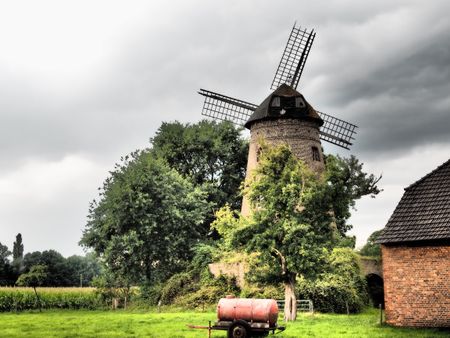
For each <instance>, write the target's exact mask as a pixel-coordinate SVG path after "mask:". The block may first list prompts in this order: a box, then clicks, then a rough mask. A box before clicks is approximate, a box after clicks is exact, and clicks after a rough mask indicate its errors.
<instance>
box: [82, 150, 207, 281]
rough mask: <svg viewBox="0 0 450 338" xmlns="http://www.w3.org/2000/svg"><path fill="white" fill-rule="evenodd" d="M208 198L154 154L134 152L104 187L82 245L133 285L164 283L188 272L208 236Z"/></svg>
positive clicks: (114, 172)
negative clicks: (205, 228)
mask: <svg viewBox="0 0 450 338" xmlns="http://www.w3.org/2000/svg"><path fill="white" fill-rule="evenodd" d="M205 198H206V196H205V193H204V192H203V191H202V190H201V189H200V188H194V187H193V185H192V183H191V182H189V181H188V180H186V179H184V178H183V177H182V176H181V175H180V174H178V173H177V172H176V171H175V170H174V169H170V168H169V167H168V166H167V165H166V164H165V163H163V162H162V161H161V160H159V159H157V158H155V156H154V155H153V153H152V152H151V151H138V152H134V153H133V154H131V156H130V157H126V158H125V159H124V161H123V163H122V164H120V165H116V168H115V170H114V171H113V172H111V176H110V177H109V178H108V179H107V180H106V181H105V182H104V185H103V189H102V192H101V194H100V201H98V202H97V201H94V202H93V203H92V205H91V208H90V211H89V216H88V224H87V225H86V229H85V230H84V232H83V237H82V240H81V244H82V245H83V246H85V247H89V248H92V249H93V250H94V251H95V252H96V253H97V254H98V255H100V257H101V258H102V259H103V260H104V262H105V263H106V266H107V267H108V269H109V270H110V271H111V272H112V273H114V275H115V276H121V278H122V279H128V282H129V283H131V284H132V283H140V282H142V281H145V280H146V281H147V282H151V283H154V282H158V281H163V280H165V279H167V278H168V277H170V276H171V275H172V274H174V273H176V272H179V271H181V270H182V269H183V268H184V267H186V265H187V263H188V262H189V260H190V259H191V258H192V256H193V252H192V248H193V246H194V245H195V244H197V243H198V242H199V240H200V239H201V238H202V236H204V233H203V232H202V229H201V228H200V225H201V224H202V223H203V221H204V219H205V214H206V212H207V210H208V203H207V202H206V200H205Z"/></svg>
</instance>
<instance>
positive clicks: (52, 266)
mask: <svg viewBox="0 0 450 338" xmlns="http://www.w3.org/2000/svg"><path fill="white" fill-rule="evenodd" d="M23 265H24V272H25V273H28V272H29V271H30V270H31V268H32V267H33V266H35V265H44V266H46V277H45V278H44V279H43V281H42V285H45V286H54V287H58V286H72V285H73V284H72V283H71V276H70V271H69V269H68V267H67V263H66V259H65V258H64V257H63V256H62V255H61V254H60V253H59V252H57V251H55V250H45V251H43V252H40V251H34V252H30V253H27V254H26V255H25V256H24V259H23Z"/></svg>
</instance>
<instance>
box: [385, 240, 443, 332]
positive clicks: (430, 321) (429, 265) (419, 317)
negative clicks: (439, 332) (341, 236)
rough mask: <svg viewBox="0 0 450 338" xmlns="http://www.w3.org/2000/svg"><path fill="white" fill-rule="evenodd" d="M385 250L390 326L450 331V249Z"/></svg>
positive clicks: (435, 247) (434, 247) (393, 247)
mask: <svg viewBox="0 0 450 338" xmlns="http://www.w3.org/2000/svg"><path fill="white" fill-rule="evenodd" d="M381 248H382V257H383V277H384V295H385V306H386V322H387V323H388V324H391V325H394V326H416V327H450V246H423V247H415V246H385V245H382V247H381Z"/></svg>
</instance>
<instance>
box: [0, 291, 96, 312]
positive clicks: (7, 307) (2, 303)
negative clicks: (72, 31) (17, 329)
mask: <svg viewBox="0 0 450 338" xmlns="http://www.w3.org/2000/svg"><path fill="white" fill-rule="evenodd" d="M37 292H38V295H39V298H40V302H41V306H42V308H43V309H91V310H93V309H98V308H101V307H102V306H103V304H102V301H101V297H100V296H99V295H98V294H97V293H96V292H95V289H93V288H38V289H37ZM34 309H39V303H38V300H37V298H36V295H35V293H34V290H33V289H32V288H0V312H6V311H23V310H34Z"/></svg>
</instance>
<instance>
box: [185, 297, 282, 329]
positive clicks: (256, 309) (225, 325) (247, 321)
mask: <svg viewBox="0 0 450 338" xmlns="http://www.w3.org/2000/svg"><path fill="white" fill-rule="evenodd" d="M277 319H278V305H277V302H276V301H275V300H274V299H249V298H235V297H234V296H232V295H229V296H227V297H226V298H222V299H220V300H219V303H218V304H217V322H216V323H214V325H211V321H210V322H209V325H208V326H199V325H188V327H190V328H192V329H207V330H208V337H210V336H211V331H212V330H226V331H227V337H228V338H249V337H265V336H267V335H268V334H269V332H270V331H272V333H275V330H277V331H284V330H285V329H286V328H285V327H284V326H278V324H277Z"/></svg>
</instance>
